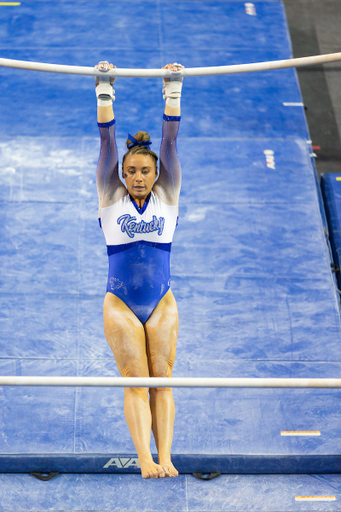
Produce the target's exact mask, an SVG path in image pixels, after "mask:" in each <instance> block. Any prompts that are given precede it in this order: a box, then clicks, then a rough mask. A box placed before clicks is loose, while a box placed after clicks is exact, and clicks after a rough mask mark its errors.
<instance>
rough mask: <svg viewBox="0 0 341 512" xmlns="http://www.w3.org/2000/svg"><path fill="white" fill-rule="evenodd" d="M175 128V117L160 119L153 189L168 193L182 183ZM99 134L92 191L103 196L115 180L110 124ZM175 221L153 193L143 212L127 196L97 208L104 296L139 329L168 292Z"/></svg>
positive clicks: (174, 211)
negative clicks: (104, 258)
mask: <svg viewBox="0 0 341 512" xmlns="http://www.w3.org/2000/svg"><path fill="white" fill-rule="evenodd" d="M179 122H180V117H170V116H164V120H163V129H162V142H161V148H160V174H159V178H158V180H157V182H156V183H158V184H160V185H161V186H163V187H166V188H167V187H168V188H170V189H171V188H173V189H174V188H175V187H176V186H179V184H180V180H181V168H180V162H179V158H178V154H177V150H176V137H177V133H178V129H179ZM99 129H100V134H101V152H100V158H99V162H98V167H97V186H98V188H99V190H105V188H106V186H108V184H110V183H111V184H113V183H114V182H115V180H116V182H117V178H118V156H117V147H116V142H115V123H114V122H111V123H105V124H99ZM117 183H118V182H117ZM111 186H112V185H111ZM177 217H178V206H177V205H174V206H170V205H167V204H166V203H164V202H163V201H162V200H161V199H160V198H159V197H158V196H157V194H156V193H155V192H154V190H152V191H151V193H150V194H149V196H148V197H147V199H146V201H145V203H144V205H143V207H142V208H139V207H138V206H137V204H136V202H135V201H134V199H133V198H132V197H131V196H130V195H129V194H128V192H126V194H125V195H124V196H123V197H122V198H121V199H119V200H118V201H117V202H115V203H114V204H111V205H110V206H108V207H105V208H101V219H100V225H101V227H102V230H103V233H104V236H105V239H106V243H107V253H108V257H109V273H108V281H107V292H109V293H113V294H114V295H116V296H117V297H119V298H120V299H121V300H122V301H123V302H124V303H125V304H126V305H127V306H128V307H129V308H130V309H131V310H132V311H133V312H134V313H135V315H136V316H137V317H138V318H139V320H140V321H141V323H142V324H144V323H145V322H146V321H147V320H148V318H149V317H150V315H151V313H152V311H153V310H154V309H155V307H156V306H157V304H158V303H159V302H160V300H161V299H162V297H163V296H164V295H165V294H166V292H167V291H168V290H169V287H170V252H171V244H172V239H173V234H174V231H175V228H176V225H177Z"/></svg>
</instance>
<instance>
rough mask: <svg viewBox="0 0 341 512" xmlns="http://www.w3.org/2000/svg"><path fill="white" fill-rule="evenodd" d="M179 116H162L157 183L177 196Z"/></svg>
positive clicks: (179, 178) (179, 168) (178, 184)
mask: <svg viewBox="0 0 341 512" xmlns="http://www.w3.org/2000/svg"><path fill="white" fill-rule="evenodd" d="M179 126H180V117H173V116H166V115H165V114H164V116H163V124H162V141H161V148H160V174H159V179H158V185H159V186H160V187H162V188H163V189H164V190H165V191H166V192H167V193H168V194H172V195H174V197H176V198H177V197H178V195H179V193H180V187H181V166H180V160H179V156H178V152H177V146H176V142H177V136H178V131H179Z"/></svg>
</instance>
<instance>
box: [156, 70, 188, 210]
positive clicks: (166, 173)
mask: <svg viewBox="0 0 341 512" xmlns="http://www.w3.org/2000/svg"><path fill="white" fill-rule="evenodd" d="M169 66H170V65H169ZM169 66H166V67H167V68H168V67H169ZM173 66H174V65H173ZM173 66H171V68H172V67H173ZM181 67H182V66H181ZM173 83H174V82H173ZM180 94H181V87H180ZM165 96H166V97H167V93H166V94H165ZM170 104H171V105H172V106H171V105H170ZM180 114H181V109H180V96H179V94H178V98H177V99H176V100H174V99H172V98H171V97H170V100H168V97H167V98H166V106H165V112H164V116H163V125H162V141H161V148H160V172H159V178H158V180H157V181H156V183H155V186H154V190H155V192H156V194H157V195H158V196H159V197H160V199H162V200H163V201H164V202H165V203H166V204H170V205H176V204H178V200H179V194H180V188H181V166H180V161H179V157H178V153H177V147H176V141H177V135H178V131H179V125H180Z"/></svg>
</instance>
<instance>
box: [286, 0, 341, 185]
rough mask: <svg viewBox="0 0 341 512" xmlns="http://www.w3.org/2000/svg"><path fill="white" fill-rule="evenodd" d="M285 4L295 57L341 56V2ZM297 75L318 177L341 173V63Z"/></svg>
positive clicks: (322, 0)
mask: <svg viewBox="0 0 341 512" xmlns="http://www.w3.org/2000/svg"><path fill="white" fill-rule="evenodd" d="M283 3H284V5H285V9H286V14H287V19H288V24H289V30H290V35H291V40H292V46H293V53H294V57H304V56H308V55H318V54H326V53H335V52H341V0H283ZM297 73H298V78H299V83H300V87H301V92H302V97H303V102H304V105H305V110H306V116H307V120H308V125H309V130H310V135H311V139H312V142H313V146H315V149H314V152H315V154H316V155H317V158H316V167H317V171H318V174H319V175H321V174H322V173H327V172H339V173H341V141H340V133H341V62H336V63H331V64H325V65H323V66H311V67H304V68H297ZM316 146H317V147H320V148H321V149H318V148H316Z"/></svg>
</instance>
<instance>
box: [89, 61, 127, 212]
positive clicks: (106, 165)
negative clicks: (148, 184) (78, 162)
mask: <svg viewBox="0 0 341 512" xmlns="http://www.w3.org/2000/svg"><path fill="white" fill-rule="evenodd" d="M111 67H112V66H111ZM113 97H114V96H113ZM102 98H103V96H102ZM107 102H108V103H110V104H109V105H105V103H106V101H105V100H103V99H102V100H100V99H99V96H98V106H97V121H98V127H99V131H100V137H101V148H100V154H99V159H98V165H97V172H96V183H97V192H98V200H99V209H100V211H99V217H100V216H101V208H105V207H107V206H110V205H112V204H114V203H116V202H117V201H118V200H119V199H121V197H123V196H124V195H125V193H126V188H125V187H124V185H123V184H122V182H121V180H120V178H119V174H118V154H117V146H116V138H115V116H114V111H113V107H112V101H109V100H108V99H107ZM103 103H104V105H103Z"/></svg>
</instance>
